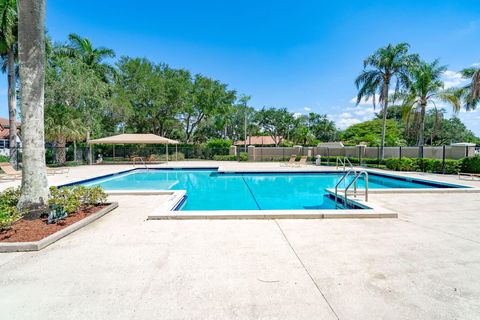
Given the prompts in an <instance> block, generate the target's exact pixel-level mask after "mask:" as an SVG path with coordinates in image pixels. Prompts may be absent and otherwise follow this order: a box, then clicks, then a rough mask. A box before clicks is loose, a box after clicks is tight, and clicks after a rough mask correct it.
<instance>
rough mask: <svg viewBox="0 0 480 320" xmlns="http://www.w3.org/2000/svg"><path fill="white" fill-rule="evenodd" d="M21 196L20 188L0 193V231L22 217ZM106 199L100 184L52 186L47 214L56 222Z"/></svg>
mask: <svg viewBox="0 0 480 320" xmlns="http://www.w3.org/2000/svg"><path fill="white" fill-rule="evenodd" d="M19 198H20V188H9V189H7V190H5V191H3V192H2V193H0V231H1V230H4V229H8V228H9V227H10V226H11V225H12V224H13V223H15V222H16V221H17V220H19V219H21V218H22V216H23V213H22V212H20V211H18V210H17V204H18V199H19ZM106 200H107V194H106V193H105V192H104V191H103V189H102V188H101V187H99V186H97V187H84V186H73V187H64V188H57V187H51V188H50V196H49V199H48V209H47V211H46V212H45V216H46V215H48V221H49V223H55V222H57V221H58V220H61V219H63V218H65V217H66V216H68V215H70V214H73V213H76V212H77V211H79V210H80V209H84V208H88V207H90V206H94V205H96V204H99V203H104V202H105V201H106Z"/></svg>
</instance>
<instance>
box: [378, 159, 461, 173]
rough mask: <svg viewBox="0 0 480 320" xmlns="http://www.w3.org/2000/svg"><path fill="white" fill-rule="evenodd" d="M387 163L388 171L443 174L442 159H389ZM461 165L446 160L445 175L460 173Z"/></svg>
mask: <svg viewBox="0 0 480 320" xmlns="http://www.w3.org/2000/svg"><path fill="white" fill-rule="evenodd" d="M385 163H386V166H387V168H388V169H391V170H395V171H422V172H437V173H441V172H443V161H442V160H440V159H417V158H402V159H387V160H385ZM460 165H461V161H460V160H450V159H449V160H445V173H448V174H454V173H458V172H459V171H460Z"/></svg>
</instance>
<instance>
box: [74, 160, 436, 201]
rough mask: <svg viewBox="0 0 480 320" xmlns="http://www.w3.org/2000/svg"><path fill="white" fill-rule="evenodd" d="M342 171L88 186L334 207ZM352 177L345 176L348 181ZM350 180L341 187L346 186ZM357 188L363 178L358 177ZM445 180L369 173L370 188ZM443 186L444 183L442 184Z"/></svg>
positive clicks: (199, 173) (123, 180) (131, 178)
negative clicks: (332, 193)
mask: <svg viewBox="0 0 480 320" xmlns="http://www.w3.org/2000/svg"><path fill="white" fill-rule="evenodd" d="M341 177H342V174H338V173H241V174H240V173H231V174H230V173H218V172H217V170H215V169H210V170H205V169H191V170H190V169H181V170H148V171H146V170H135V171H131V172H127V173H124V174H119V175H113V176H109V177H105V178H101V179H97V180H94V181H89V182H86V183H83V184H84V185H89V186H93V185H100V186H102V187H103V188H104V189H106V190H166V189H170V190H186V192H187V198H186V201H185V202H184V204H183V206H182V207H181V210H280V209H336V207H337V206H336V204H335V201H334V200H333V199H332V198H331V196H330V195H329V194H328V193H327V191H326V189H327V188H334V187H335V185H336V183H337V182H338V181H339V179H340V178H341ZM350 179H351V178H348V179H346V180H350ZM347 183H348V181H346V182H345V184H344V185H342V186H341V187H345V186H346V184H347ZM358 186H359V188H362V187H363V186H364V180H363V179H362V180H359V183H358ZM435 187H437V188H438V187H442V185H435V184H425V183H420V182H415V181H406V180H400V179H395V178H390V177H387V176H381V175H373V174H371V175H370V176H369V188H435ZM443 187H445V186H443Z"/></svg>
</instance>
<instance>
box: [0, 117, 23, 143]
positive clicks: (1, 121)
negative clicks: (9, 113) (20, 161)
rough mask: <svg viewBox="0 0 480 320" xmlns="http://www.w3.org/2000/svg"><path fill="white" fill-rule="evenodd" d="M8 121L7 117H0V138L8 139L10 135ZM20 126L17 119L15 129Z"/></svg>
mask: <svg viewBox="0 0 480 320" xmlns="http://www.w3.org/2000/svg"><path fill="white" fill-rule="evenodd" d="M9 127H10V123H9V122H8V119H7V118H3V117H0V139H8V138H9V136H10V129H8V128H9ZM19 127H20V122H18V121H17V129H18V128H19Z"/></svg>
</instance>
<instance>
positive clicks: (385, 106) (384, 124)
mask: <svg viewBox="0 0 480 320" xmlns="http://www.w3.org/2000/svg"><path fill="white" fill-rule="evenodd" d="M388 87H389V83H388V82H386V85H385V87H384V88H383V90H384V93H383V94H384V99H385V101H384V103H383V115H382V137H381V141H380V159H381V160H383V159H385V135H386V132H387V113H388V112H387V110H388Z"/></svg>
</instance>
